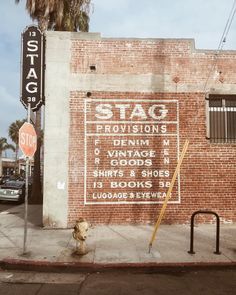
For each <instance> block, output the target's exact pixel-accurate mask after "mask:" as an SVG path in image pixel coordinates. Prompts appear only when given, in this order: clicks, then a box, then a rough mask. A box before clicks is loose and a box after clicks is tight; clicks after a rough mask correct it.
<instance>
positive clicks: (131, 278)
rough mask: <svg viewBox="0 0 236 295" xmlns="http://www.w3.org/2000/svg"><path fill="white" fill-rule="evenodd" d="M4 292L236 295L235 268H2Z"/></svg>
mask: <svg viewBox="0 0 236 295" xmlns="http://www.w3.org/2000/svg"><path fill="white" fill-rule="evenodd" d="M0 290H1V291H0V294H4V295H18V294H19V295H28V294H29V295H46V294H49V295H75V294H79V295H100V294H102V295H126V294H127V295H133V294H142V295H152V294H153V295H154V294H155V295H170V294H175V295H190V294H191V295H235V294H236V293H235V292H236V269H227V268H225V269H220V270H212V269H204V270H198V271H177V272H164V273H153V272H149V271H145V272H142V273H137V272H136V273H134V272H129V271H111V272H105V273H91V274H89V273H72V274H68V273H65V274H64V273H57V274H56V273H35V272H9V271H8V272H6V271H1V272H0Z"/></svg>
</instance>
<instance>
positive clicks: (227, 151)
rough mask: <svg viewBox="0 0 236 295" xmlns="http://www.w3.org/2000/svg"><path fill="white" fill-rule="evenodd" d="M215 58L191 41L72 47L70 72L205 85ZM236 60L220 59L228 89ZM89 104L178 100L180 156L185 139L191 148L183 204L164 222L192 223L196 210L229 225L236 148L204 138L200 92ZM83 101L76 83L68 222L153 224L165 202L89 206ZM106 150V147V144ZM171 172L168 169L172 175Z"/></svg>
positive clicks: (235, 77) (99, 95) (235, 217)
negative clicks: (155, 77)
mask: <svg viewBox="0 0 236 295" xmlns="http://www.w3.org/2000/svg"><path fill="white" fill-rule="evenodd" d="M213 59H214V54H213V52H211V51H209V52H206V53H203V52H200V51H199V52H193V51H192V45H191V42H189V41H177V40H173V41H171V40H167V41H165V40H160V41H152V40H149V41H148V40H133V41H132V40H109V39H107V40H106V39H105V40H102V41H74V43H73V47H72V62H71V71H72V73H83V74H86V73H89V72H90V69H89V66H90V65H93V64H94V65H96V72H95V73H94V74H96V73H99V74H102V73H104V74H105V73H106V74H117V73H120V74H122V73H126V74H127V73H128V74H137V75H138V74H144V73H152V74H162V75H164V74H168V75H170V76H171V77H173V78H174V77H178V78H179V79H180V81H179V83H182V84H186V85H187V84H188V83H196V84H197V83H202V84H204V81H206V78H207V76H208V73H209V69H210V68H211V67H212V60H213ZM235 61H236V54H234V53H232V52H228V53H227V54H224V55H222V57H221V58H220V59H219V63H218V67H217V69H220V71H222V75H223V77H224V81H223V83H228V84H230V83H233V84H235V83H236V74H235V71H234V69H235V63H236V62H235ZM169 83H175V82H174V81H169ZM215 83H216V84H217V85H220V84H221V83H222V82H220V81H218V80H216V81H215ZM202 84H201V85H202ZM200 88H201V87H200ZM91 98H96V99H104V101H105V100H106V99H111V98H116V99H125V98H128V99H131V100H132V99H137V98H138V99H143V100H148V99H155V100H166V101H167V100H178V102H179V140H180V150H182V146H183V144H184V141H185V140H186V139H188V140H189V141H190V145H189V149H188V152H187V154H186V157H185V159H184V161H183V164H182V167H181V181H180V185H181V186H180V188H181V191H180V196H181V202H180V204H169V205H168V207H167V210H166V213H165V216H164V220H163V222H164V223H186V222H189V220H190V216H191V214H192V213H193V212H194V211H195V210H199V209H209V210H214V211H216V212H217V213H218V214H219V215H220V217H221V218H222V221H225V222H227V221H233V222H235V221H236V214H235V211H236V210H235V200H236V197H235V192H236V177H235V172H236V169H235V159H236V145H235V144H216V143H210V142H209V140H207V139H206V123H205V122H206V118H205V94H204V93H203V89H202V90H201V91H200V90H199V91H198V92H195V93H167V92H166V93H151V92H150V93H148V92H145V93H135V92H126V93H122V92H110V91H106V92H101V91H93V92H92V95H91ZM84 99H86V92H80V91H79V85H78V91H71V98H70V127H71V129H70V156H69V215H68V216H69V217H68V224H69V225H72V224H73V223H74V221H75V220H76V219H78V217H80V216H83V217H85V218H86V219H87V220H89V221H90V222H92V223H121V224H125V223H148V222H151V223H153V222H155V220H156V218H157V215H158V213H159V212H160V208H161V204H132V203H129V204H117V203H115V204H114V205H113V204H96V205H91V204H89V205H85V204H84V173H85V171H84V167H85V163H84V157H85V154H84V144H85V142H84ZM91 148H93V147H91ZM102 148H103V149H104V148H106V146H104V144H103V146H102ZM107 148H108V149H109V146H108V147H107ZM87 149H90V146H87ZM172 152H174V151H172ZM90 162H91V161H90V158H88V160H87V163H86V165H93V163H90ZM173 169H174V167H173V166H171V169H170V170H171V173H173ZM176 189H177V188H176V186H175V191H176ZM201 221H205V218H201Z"/></svg>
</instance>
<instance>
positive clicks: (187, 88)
mask: <svg viewBox="0 0 236 295" xmlns="http://www.w3.org/2000/svg"><path fill="white" fill-rule="evenodd" d="M46 44H47V45H46V46H47V47H46V108H45V141H44V142H45V162H44V205H43V206H44V208H43V218H44V221H43V222H44V225H45V226H49V227H69V226H71V225H72V224H74V222H75V220H76V219H78V217H80V216H83V217H85V218H86V219H87V220H89V221H90V222H92V223H94V224H96V223H118V224H129V223H153V222H154V221H155V220H156V217H157V215H158V212H159V211H160V208H161V205H162V202H163V200H164V198H165V195H166V192H167V189H168V186H169V183H170V181H171V177H172V175H173V172H174V169H175V166H176V164H177V158H178V155H179V153H180V151H181V150H182V146H183V144H184V142H185V140H186V139H188V140H189V141H190V145H189V149H188V152H187V155H186V157H185V159H184V162H183V164H182V167H181V173H180V175H179V177H178V180H177V181H176V183H175V186H174V189H173V192H172V196H171V200H170V202H169V205H168V207H167V211H166V214H165V217H164V220H163V222H164V223H170V224H171V223H187V222H189V220H190V216H191V214H192V213H193V212H194V211H195V210H199V209H210V210H214V211H216V212H217V213H218V214H219V215H220V217H221V220H222V222H235V221H236V214H235V200H236V197H235V192H236V178H235V172H236V168H235V163H236V162H235V156H236V146H235V139H236V127H235V126H236V125H235V124H236V70H235V69H236V51H221V52H220V53H219V54H217V52H216V51H212V50H198V49H196V48H195V46H194V41H193V40H191V39H112V38H101V36H100V34H95V33H62V32H48V33H47V43H46ZM55 163H56V164H55ZM201 221H202V222H204V221H205V220H204V219H201Z"/></svg>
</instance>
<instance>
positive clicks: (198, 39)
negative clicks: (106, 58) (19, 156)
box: [0, 0, 236, 137]
mask: <svg viewBox="0 0 236 295" xmlns="http://www.w3.org/2000/svg"><path fill="white" fill-rule="evenodd" d="M92 1H93V9H92V11H91V16H90V18H91V21H90V32H100V33H101V35H102V36H103V37H135V38H193V39H195V46H196V48H199V49H217V48H218V45H219V41H220V38H221V36H222V33H223V30H224V27H225V24H226V21H227V19H228V16H229V13H230V11H231V8H232V5H233V3H234V0H224V1H222V0H165V1H163V0H162V1H161V0H145V1H143V0H119V1H117V0H92ZM0 12H1V20H0V40H1V41H0V103H1V104H0V137H2V136H5V137H6V136H7V130H8V127H9V125H10V123H11V122H13V121H15V120H17V119H22V118H24V117H25V116H26V111H25V110H24V108H23V106H22V105H21V103H20V101H19V96H20V94H19V93H20V78H19V77H20V74H19V72H20V41H21V32H22V31H23V30H24V28H25V27H26V26H27V25H30V24H32V21H31V20H30V18H29V17H28V15H27V12H26V11H25V0H22V1H21V4H20V5H15V1H14V0H1V1H0ZM224 49H232V50H236V16H235V19H234V21H233V23H232V26H231V29H230V32H229V34H228V37H227V40H226V44H225V46H224Z"/></svg>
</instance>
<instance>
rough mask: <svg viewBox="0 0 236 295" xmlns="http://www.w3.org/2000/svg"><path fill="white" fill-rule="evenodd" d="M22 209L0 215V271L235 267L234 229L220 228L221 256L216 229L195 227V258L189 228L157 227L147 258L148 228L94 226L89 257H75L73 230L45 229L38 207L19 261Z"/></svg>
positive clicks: (32, 213) (34, 208) (31, 215)
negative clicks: (2, 268) (0, 268)
mask: <svg viewBox="0 0 236 295" xmlns="http://www.w3.org/2000/svg"><path fill="white" fill-rule="evenodd" d="M23 213H24V207H23V205H20V206H14V207H11V208H10V209H9V208H8V209H7V210H1V211H0V262H1V265H2V266H4V265H5V266H11V265H12V266H14V265H15V266H17V265H18V266H27V265H29V266H30V265H31V266H32V265H34V266H37V265H38V266H39V265H41V266H42V265H43V266H47V265H50V266H51V267H52V266H63V265H64V266H79V267H83V266H85V267H86V266H87V267H93V266H94V267H96V266H104V267H105V266H108V267H109V266H113V267H121V266H122V267H125V266H135V267H139V266H140V267H141V266H142V267H146V266H158V265H159V266H188V265H222V264H223V265H236V224H224V225H223V224H222V225H221V234H220V251H221V253H222V254H221V255H216V254H214V253H213V252H214V251H215V225H199V226H197V227H195V241H194V250H195V251H196V254H195V255H190V254H188V250H189V244H190V238H189V236H190V226H189V225H161V227H160V229H159V230H158V232H157V239H156V241H155V242H154V243H153V247H152V249H151V252H150V253H148V244H149V240H150V238H151V235H152V232H153V226H150V225H139V226H132V225H102V226H94V227H93V226H92V227H91V228H90V230H89V234H88V238H87V247H88V250H89V253H88V254H87V255H85V256H77V255H73V252H74V249H75V241H74V239H73V238H72V230H71V229H66V230H54V229H43V228H42V227H41V206H38V205H30V206H29V223H28V239H27V250H28V251H29V254H28V255H27V256H22V248H23V227H24V220H23V215H24V214H23Z"/></svg>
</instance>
